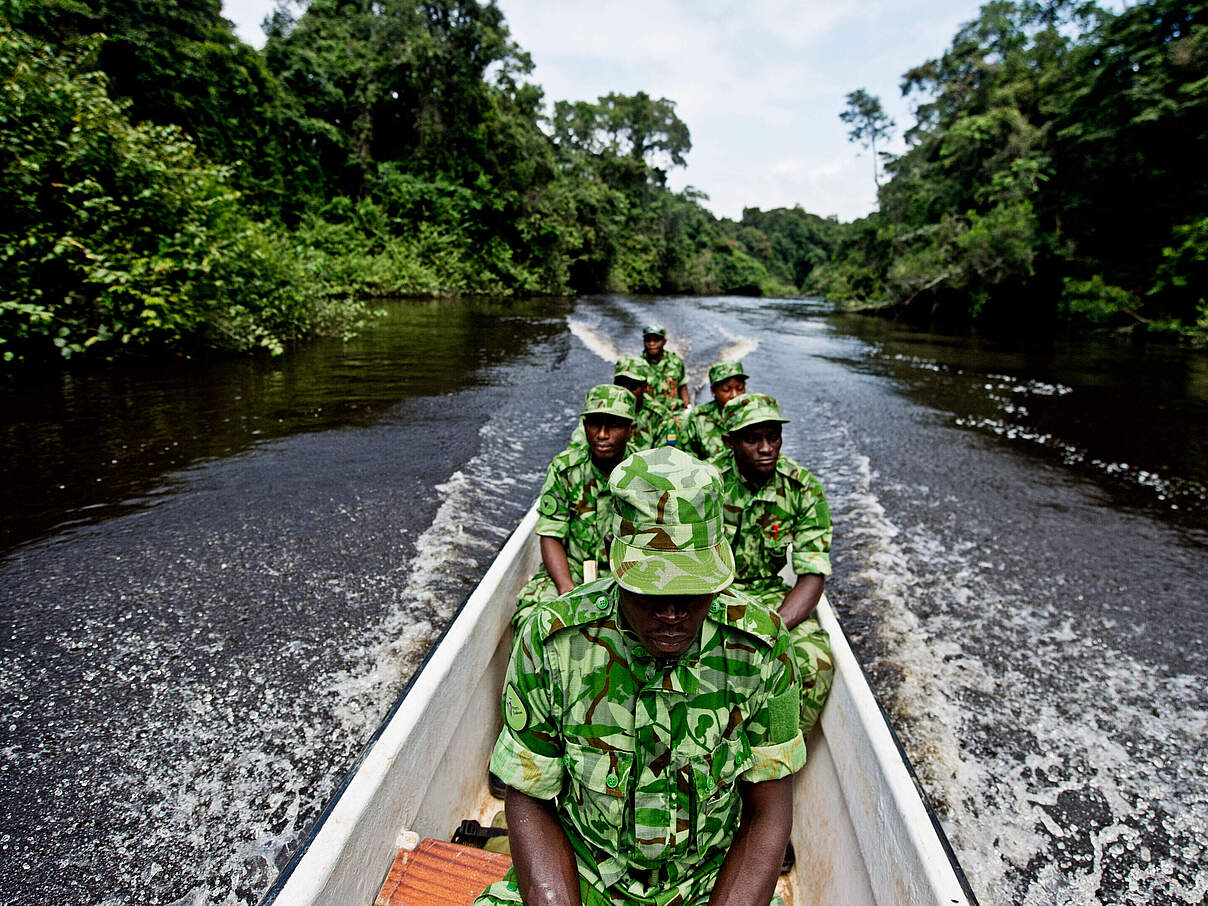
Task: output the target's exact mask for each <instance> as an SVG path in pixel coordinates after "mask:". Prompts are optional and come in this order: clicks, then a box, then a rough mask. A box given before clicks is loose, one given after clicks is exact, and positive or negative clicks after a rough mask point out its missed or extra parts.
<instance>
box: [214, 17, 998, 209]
mask: <svg viewBox="0 0 1208 906" xmlns="http://www.w3.org/2000/svg"><path fill="white" fill-rule="evenodd" d="M274 5H275V2H274V0H223V14H224V15H225V16H226V17H227V18H228V19H230V20H231V21H232V22H234V23H235V26H236V33H237V34H238V35H239V36H240V37H241V38H242V39H243V40H245V41H247V42H248V43H250V44H253V45H255V46H256V47H259V46H261V45H263V43H264V34H263V33H262V32H261V31H260V22H261V21H262V20H263V19H264V17H265V15H267V14H268V12H269V11H271V9H272V8H273V6H274ZM498 5H499V7H500V9H502V10H503V13H504V17H505V18H506V20H507V22H508V25H509V27H510V29H511V32H512V36H513V38H514V39H515V40H516V42H517V43H518V44H519V45H520V46H521V47H522V48H523V49H525V50H527V51H528V52H529V53H530V54H531V55H532V58H533V62H534V63H535V64H536V69H535V70H534V72H533V74H532V76H531V79H532V81H534V82H536V83H537V84H539V85H541V86H542V87H543V88H544V89H545V98H546V103H547V105H551V106H552V103H553V101H555V100H571V101H579V100H591V101H594V100H595V99H596V98H598V97H599V96H601V95H604V94H608V93H609V92H612V91H615V92H619V93H621V94H634V93H636V92H638V91H645V92H646V93H647V94H649V95H651V96H652V97H656V98H657V97H665V98H668V99H670V100H672V101H674V102H675V103H676V113H677V115H678V116H679V117H680V119H682V120H683V121H684V122H685V123H687V124H688V128H689V130H690V131H691V133H692V150H691V152H689V154H688V155H687V166H686V167H677V168H675V169H673V170H672V171H671V172H670V174H669V177H668V183H669V184H670V186H671V187H672V188H673V189H676V190H679V189H682V188H684V187H685V186H692V187H694V188H696V189H698V190H700V191H703V192H704V193H705V194H706V195H708V196H709V200H708V201H707V202H705V204H706V206H707V207H708V208H709V209H710V210H711V211H713V213H714V214H716V215H717V216H719V217H731V218H734V219H738V218H739V217H741V216H742V209H743V208H744V207H758V208H763V209H764V210H767V209H769V208H778V207H793V206H794V205H800V206H801V207H802V208H804V209H805V210H807V211H810V212H812V213H815V214H821V215H823V216H829V215H837V216H838V217H839V218H840V219H841V220H845V221H846V220H852V219H855V218H857V217H862V216H864V215H865V214H867V213H869V211H871V210H873V209H874V208H875V207H876V186H875V184H874V182H873V163H872V157H871V155H870V153H869V152H868V151H867V150H865V149H863V148H861V147H859V146H858V145H856V144H853V143H852V142H850V141H849V140H848V138H847V131H848V126H847V125H846V124H844V123H843V122H841V121H840V120H839V114H840V113H841V112H842V111H843V109H844V107H845V97H846V95H847V93H848V92H850V91H854V90H855V89H857V88H863V89H865V90H866V91H868V92H869V93H870V94H874V95H876V96H878V97H879V98H880V99H881V101H882V103H883V105H884V107H885V110H886V112H887V113H888V114H889V115H890V116H891V117H892V118H893V119H894V121H895V122H896V123H897V128H896V130H895V140H894V143H893V144H891V145H890V147H889V150H891V151H893V150H901V149H902V147H903V145H902V143H901V133H902V131H903V129H904V128H905V127H907V126H910V125H912V124H913V122H914V118H913V116H912V115H911V113H910V103H911V102H910V99H904V98H902V97H901V91H900V87H899V86H900V82H901V75H902V73H904V72H905V71H906V70H907V69H910V68H911V67H913V66H917V65H919V64H920V63H923V62H924V61H926V60H928V59H931V58H933V57H936V56H938V55H940V54H941V53H943V51H944V50H945V49H946V48H947V46H948V45H949V43H950V42H951V40H952V36H953V35H954V34H955V32H956V30H957V28H958V27H959V26H960V25H961V24H962V23H964V22H967V21H969V20H971V19H972V18H974V17H975V16H976V15H977V10H978V7H979V6H980V3H979V2H978V0H608V2H606V3H600V2H598V0H591V2H589V0H499V3H498Z"/></svg>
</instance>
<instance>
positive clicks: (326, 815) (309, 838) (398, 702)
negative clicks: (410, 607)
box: [260, 503, 537, 906]
mask: <svg viewBox="0 0 1208 906" xmlns="http://www.w3.org/2000/svg"><path fill="white" fill-rule="evenodd" d="M536 513H537V507H536V504H535V503H534V504H533V506H532V507H530V508H529V510H528V511H527V512H526V513H525V515H524V517H523V518H522V519H521V520H520V522H519V524H517V526H516V528H514V529H513V530H512V531H511V532H510V533H509V534H508V536H507V537H506V538H505V539H504V540H503V541H502V542H501V543H500V545H499V547H498V548H497V549H496V550H495V553H494V554H493V555H492V557H491V562H490V565H489V566H488V567H487V569H486V570H484V571H483V574H482V576H481V577H480V578H479V579H478V581H477V582H475V583H474V587H473V588H471V589H470V591H469V592H468V593H467V594H466V595H465V597H464V598H462V601H461V603H460V604H459V605H458V606H457V609H456V610H455V611H454V612H453V614H452V615H451V616H450V617H449V620H448V622H446V623H445V625H444V627H443V628H442V629H441V631H440V633H439V634H438V635H437V637H436V638H435V639H434V640H433V642H432V645H431V646H430V647H429V648H428V651H427V653H425V655H424V658H423V660H422V661H420V663H419V665H418V666H417V667H416V668H415V671H414V672H413V673H412V674H411V677H410V678H409V679H408V680H407V683H406V685H404V686H403V689H402V691H401V692H399V694H398V696H397V697H396V698H395V700H394V703H393V704H392V705H391V706H390V710H389V711H387V712H386V714H385V715H384V716H383V717H382V720H381V722H380V723H379V724H378V727H377V729H376V730H374V731H373V735H372V736H370V737H369V739H368V740H367V741H366V743H365V745H364V747H363V748H362V749H361V752H360V754H359V755H357V757H356V759H355V760H354V761H353V763H352V764H351V765H350V766H349V768H348V770H347V771H346V772H345V774H344V776H343V778H342V779H341V780H340V783H339V785H338V786H337V787H336V788H335V789H334V790H333V791H332V793H331V797H330V798H329V799H328V800H327V804H326V805H325V806H324V807H323V810H322V811H321V812H319V815H318V817H317V818H315V822H314V824H312V825H311V826H310V828H309V829H308V830H307V832H306V836H305V838H304V839H303V840H302V843H301V844H300V845H299V846H298V848H297V850H295V851H294V854H293V855H292V856H291V857H290V859H289V861H288V862H287V863H286V864H285V867H284V868H282V869H281V872H280V873H279V874H278V875H277V877H276V878H275V879H274V880H273V883H272V885H270V887H269V888H268V890H267V891H265V894H264V896H263V897H262V898H261V900H260V906H273V904H274V903H275V902H276V900H277V897H278V896H279V895H280V894H281V892H282V890H284V889H285V886H286V885H287V884H288V883H289V881H290V878H291V877H292V876H293V874H294V871H295V870H296V869H297V867H298V865H299V864H301V862H302V860H303V859H304V858H305V857H306V855H307V853H308V852H309V850H310V848H311V844H313V843H314V842H315V840H316V839H317V838H318V836H319V834H320V832H321V831H322V830H323V828H324V826H325V825H326V824H327V821H328V819H330V818H331V816H332V814H333V813H334V812H335V810H336V808H337V807H338V806H339V805H340V802H341V800H342V799H343V797H344V794H345V792H347V790H348V788H349V787H350V786H351V785H352V783H353V781H354V780H356V778H357V775H358V774H359V773H360V770H361V768H362V766H363V765H364V764H365V762H366V760H367V759H368V758H369V757H370V755H371V754H372V753H373V750H374V748H375V747H376V746H377V744H378V742H379V741H380V740H381V738H382V736H383V735H384V734H385V733H386V731H387V729H388V728H389V727H390V725H391V724H392V723H393V722H394V718H395V716H396V715H397V714H398V712H399V711H400V710H401V709H402V707H403V706H404V705H405V704H406V701H407V698H408V697H409V696H410V695H411V692H412V690H413V689H414V688H415V687H416V686H417V685H418V684H419V682H420V680H421V678H422V677H423V674H424V671H425V669H426V668H427V667H428V665H429V663H430V662H431V661H432V660H433V659H434V658H435V657H436V656H437V652H438V651H439V650H440V648H441V644H442V643H443V642H444V641H445V639H446V638H447V637H448V636H449V633H450V632H451V631H452V630H453V627H454V625H456V623H457V621H458V619H459V618H460V617H461V615H462V613H463V612H464V611H465V609H466V605H467V604H469V602H470V599H471V598H473V597H474V595H476V594H477V593H478V590H479V589H480V588H481V587H482V585H483V583H485V582H486V581H487V578H488V576H489V575H490V573H491V566H493V565H495V564H496V563H497V562H498V561H499V557H500V555H501V554H502V553H503V552H504V551H505V550H506V549H507V548H508V546H509V545H511V544H512V543H513V542H514V540H515V539H516V538H517V537H518V536H519V534H520V533H521V532H522V531H525V532H528V531H531V530H532V528H533V526H534V525H535V523H536ZM530 523H532V524H530Z"/></svg>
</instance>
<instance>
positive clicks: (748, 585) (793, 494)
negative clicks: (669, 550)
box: [712, 393, 835, 736]
mask: <svg viewBox="0 0 1208 906" xmlns="http://www.w3.org/2000/svg"><path fill="white" fill-rule="evenodd" d="M723 416H724V417H725V421H726V435H725V443H726V446H727V447H728V448H729V449H728V450H727V451H726V453H725V454H724V455H722V456H718V457H716V458H715V459H713V460H712V464H713V465H715V466H717V468H718V470H719V471H720V472H721V476H722V482H723V484H724V486H725V492H724V493H725V502H724V504H723V506H722V515H723V518H724V519H725V524H726V536H727V537H728V538H729V539H730V546H731V547H732V548H733V549H734V561H735V582H734V585H735V587H737V588H741V589H742V590H743V591H745V592H747V593H748V594H751V595H754V596H755V597H757V598H758V599H759V600H760V601H762V602H763V603H764V605H765V606H767V607H769V608H772V609H773V610H776V611H778V612H779V613H780V617H781V619H782V620H784V625H785V626H786V627H787V628H788V630H789V634H790V635H791V636H792V638H793V650H794V651H795V652H796V654H797V670H798V672H799V673H800V674H801V678H802V686H803V691H802V696H801V730H802V732H803V733H804V734H805V735H807V736H808V735H809V731H810V729H811V728H812V727H813V725H814V723H815V722H816V721H817V720H818V715H819V714H820V713H821V712H822V706H823V704H825V702H826V696H827V694H828V693H829V692H830V688H831V683H832V682H833V681H834V678H835V665H834V659H833V657H832V655H831V648H830V636H829V635H828V634H827V632H826V630H825V629H823V628H822V627H821V626H820V625H819V624H818V619H817V616H816V615H815V614H814V608H815V607H816V606H817V604H818V600H819V599H820V598H821V597H822V586H823V582H824V581H825V579H826V577H827V576H829V575H830V572H831V565H830V545H831V534H832V530H831V518H830V510H829V509H828V507H827V505H826V495H825V494H824V493H823V492H822V485H821V484H820V483H819V482H818V479H817V478H815V477H814V476H813V475H811V474H810V473H809V471H808V470H806V469H805V468H804V467H803V466H801V465H799V464H798V463H796V462H794V461H793V460H791V459H789V458H788V457H787V456H782V455H781V454H780V445H781V436H780V431H781V427H780V426H781V425H782V424H783V423H785V422H787V421H788V419H787V418H783V417H781V415H780V407H779V406H778V405H777V403H776V400H774V399H773V398H772V397H770V396H765V395H764V394H762V393H747V394H743V395H742V396H736V397H734V399H732V400H730V402H728V403H726V407H725V409H724V410H723ZM790 546H791V547H792V560H791V566H792V570H793V573H794V574H796V576H797V581H796V583H795V584H794V585H793V586H792V587H791V588H790V586H789V585H788V583H786V582H785V581H784V580H783V579H782V578H780V575H779V573H780V570H781V569H783V568H784V565H785V559H786V555H787V554H788V551H789V547H790Z"/></svg>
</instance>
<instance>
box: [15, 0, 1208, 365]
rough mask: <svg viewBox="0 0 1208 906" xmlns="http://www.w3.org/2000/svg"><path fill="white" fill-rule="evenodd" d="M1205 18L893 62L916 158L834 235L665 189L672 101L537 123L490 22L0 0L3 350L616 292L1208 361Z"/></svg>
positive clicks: (1038, 33) (89, 351)
mask: <svg viewBox="0 0 1208 906" xmlns="http://www.w3.org/2000/svg"><path fill="white" fill-rule="evenodd" d="M1205 10H1206V5H1205V4H1204V3H1201V4H1198V5H1197V4H1188V3H1182V4H1180V3H1173V2H1169V0H1156V2H1151V3H1141V4H1138V5H1137V6H1134V7H1132V8H1131V9H1129V10H1127V11H1125V12H1124V13H1123V14H1121V15H1119V16H1113V15H1110V14H1108V13H1105V12H1103V11H1102V10H1099V9H1098V8H1096V7H1094V6H1093V5H1080V6H1074V5H1071V4H1067V3H1057V4H1047V5H1037V4H1031V3H1009V2H994V3H990V4H987V5H986V6H984V7H983V8H982V10H981V14H980V16H979V18H978V19H977V20H975V21H974V22H972V23H970V24H968V25H966V26H965V27H963V28H962V29H961V31H960V32H959V33H958V34H957V36H956V38H955V39H954V41H953V44H952V47H951V48H950V49H949V51H948V52H946V53H945V54H944V56H943V57H942V58H940V59H938V60H932V61H928V62H927V63H925V64H923V65H922V66H919V67H917V68H916V69H913V70H911V71H910V72H908V73H907V74H906V75H905V76H904V83H903V90H904V91H905V92H908V93H913V94H915V96H916V98H917V100H918V104H917V123H916V124H915V125H914V126H913V127H911V128H910V129H909V130H908V131H907V133H906V139H907V143H908V145H907V147H908V150H907V151H906V152H905V153H904V154H903V155H901V156H900V157H896V158H893V159H886V160H885V170H886V173H887V176H888V179H887V181H885V182H884V184H883V185H881V187H880V190H879V198H880V211H879V212H878V213H875V214H873V215H871V216H870V217H868V218H864V219H862V220H858V221H856V222H855V223H852V224H841V223H839V222H838V221H837V220H835V219H834V218H824V217H819V216H817V215H814V214H810V213H807V212H806V211H804V210H802V209H801V208H800V207H797V208H784V209H777V210H772V211H760V210H758V209H754V208H749V209H747V210H745V211H744V213H743V217H742V219H741V220H740V221H737V222H736V221H732V220H728V219H718V218H716V217H714V216H713V215H712V214H711V213H710V212H709V211H708V210H706V209H705V208H704V207H703V206H702V205H701V204H700V202H701V200H703V196H702V195H700V194H699V193H697V192H695V191H694V190H692V189H686V190H684V191H681V192H674V191H672V190H670V189H669V188H668V186H667V172H668V170H669V169H671V168H673V167H676V166H682V165H683V164H684V162H685V155H686V154H687V153H688V151H689V150H690V149H691V139H690V134H689V130H688V127H687V125H686V124H685V123H683V122H682V121H681V120H680V119H679V117H678V116H677V115H676V112H675V104H674V102H673V101H670V100H668V99H665V98H652V97H650V96H649V95H647V94H645V93H642V92H639V93H637V94H634V95H619V94H609V95H606V96H604V97H601V98H598V99H597V100H596V101H593V102H588V101H581V102H566V101H559V102H557V103H556V104H554V105H553V108H552V110H549V111H547V110H546V107H545V104H544V98H543V93H542V90H541V88H540V87H539V86H537V85H535V84H533V83H532V82H531V81H530V80H529V76H530V75H531V73H532V63H531V60H530V59H529V57H528V55H527V54H526V53H525V52H524V51H523V50H522V49H521V48H519V47H518V46H517V45H516V44H515V42H513V41H512V39H511V37H510V34H509V32H508V29H507V25H506V23H505V21H504V19H503V15H502V13H501V12H500V11H499V10H498V9H497V8H496V7H495V6H493V5H491V4H482V3H478V2H475V0H429V2H423V3H420V2H416V0H312V2H311V3H309V4H308V5H306V6H305V9H304V11H300V10H299V8H298V7H297V6H295V5H293V4H285V3H283V4H282V5H281V6H280V7H279V8H278V10H277V11H276V12H275V13H274V14H273V15H272V16H271V17H269V19H268V20H267V23H266V24H267V29H266V31H267V34H268V40H267V43H266V44H265V46H264V48H263V50H259V51H258V50H255V49H253V48H251V47H250V46H248V45H246V44H244V43H242V42H241V41H239V40H238V39H237V38H236V37H235V36H234V34H233V31H232V29H231V26H230V23H228V22H227V21H226V20H224V19H223V18H222V15H221V3H220V2H219V0H178V2H174V3H161V2H159V0H93V2H84V0H0V71H2V73H3V93H2V95H0V171H2V173H3V177H2V181H0V204H2V205H3V210H5V211H6V216H5V218H4V222H3V223H0V354H2V357H3V359H4V360H5V361H6V362H9V363H17V362H23V361H31V362H32V361H46V360H63V359H72V358H75V359H80V358H85V359H104V358H112V357H115V356H118V355H130V354H161V353H163V352H165V351H169V352H174V353H183V354H193V353H197V352H200V351H203V350H209V349H223V350H233V351H240V352H244V351H256V350H260V351H268V352H270V353H278V352H281V351H282V350H284V349H286V348H288V347H289V346H290V345H291V344H292V343H295V342H298V341H300V340H304V339H306V338H309V337H314V336H319V335H335V336H341V335H344V336H347V335H350V334H352V333H355V332H356V331H357V330H358V329H359V328H360V327H361V326H363V324H364V323H365V322H366V321H367V320H368V319H370V318H372V317H373V314H374V309H373V304H374V303H373V300H374V299H375V298H381V297H386V296H416V295H424V296H431V295H445V294H491V295H528V294H565V293H582V292H599V291H616V292H630V293H654V292H657V293H694V294H716V293H733V294H750V295H761V294H769V295H773V294H774V295H799V294H818V295H824V296H826V297H828V298H830V299H832V300H834V301H836V302H837V303H839V304H842V305H848V306H856V307H869V306H873V307H875V306H890V307H892V308H893V309H894V310H895V311H899V312H904V313H906V314H907V315H909V316H912V317H919V318H928V319H930V318H937V317H938V318H945V319H950V320H963V321H970V320H978V321H981V322H984V323H987V324H994V323H996V322H1008V321H1017V320H1018V319H1020V318H1026V319H1029V321H1030V322H1032V323H1034V324H1035V325H1036V327H1037V329H1039V330H1042V331H1053V330H1056V329H1058V328H1059V327H1061V326H1062V325H1072V326H1087V325H1106V326H1116V325H1140V324H1143V325H1145V326H1146V327H1148V328H1149V329H1151V330H1164V331H1167V332H1169V333H1171V334H1173V335H1176V336H1180V337H1184V338H1187V339H1191V340H1195V341H1202V340H1203V339H1204V338H1205V336H1208V307H1206V306H1205V295H1206V283H1208V281H1206V279H1205V255H1206V252H1208V216H1206V215H1205V211H1206V208H1205V205H1204V202H1205V184H1206V183H1205V180H1204V178H1203V174H1202V172H1200V171H1201V170H1202V166H1201V164H1200V161H1199V157H1200V156H1201V155H1199V154H1198V153H1192V151H1191V149H1193V148H1201V149H1202V148H1203V147H1205V146H1206V143H1205V141H1204V140H1205V138H1206V137H1208V136H1206V135H1205V131H1206V130H1205V125H1206V124H1205V112H1206V111H1208V104H1206V103H1205V98H1206V96H1208V87H1206V86H1208V63H1206V61H1208V37H1206V35H1208V28H1206V25H1205V22H1206V13H1205ZM853 96H858V97H859V99H860V100H861V101H862V102H863V105H862V106H855V105H853V106H852V108H851V112H850V113H849V114H848V115H847V116H845V117H844V118H845V120H846V121H847V122H849V124H851V125H852V137H853V139H855V140H861V141H865V142H866V143H867V144H869V146H870V148H871V150H872V151H873V154H874V162H875V161H876V160H877V157H876V154H877V149H876V141H877V139H878V138H884V137H885V135H886V134H887V130H888V128H889V127H890V126H891V124H889V123H888V122H887V121H886V120H884V118H883V117H882V118H881V119H880V120H878V119H877V118H876V114H877V112H878V108H879V103H878V102H877V100H876V99H875V98H871V97H869V96H868V95H866V94H865V93H864V92H862V91H861V92H853ZM851 97H852V96H849V100H850V98H851Z"/></svg>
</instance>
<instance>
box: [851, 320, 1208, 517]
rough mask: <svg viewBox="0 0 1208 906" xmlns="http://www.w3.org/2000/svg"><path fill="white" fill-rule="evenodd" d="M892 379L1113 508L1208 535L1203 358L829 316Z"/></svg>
mask: <svg viewBox="0 0 1208 906" xmlns="http://www.w3.org/2000/svg"><path fill="white" fill-rule="evenodd" d="M832 320H833V323H835V324H836V325H837V326H839V327H840V328H841V329H842V330H844V331H845V332H851V333H853V334H855V335H856V336H859V337H860V338H861V339H863V340H865V341H866V342H867V343H869V344H870V348H869V349H868V350H865V354H864V355H863V356H862V357H861V360H860V361H858V362H853V363H852V364H854V365H856V366H857V367H858V368H860V369H861V370H867V371H869V372H871V373H874V374H882V375H886V376H889V377H892V378H893V379H894V380H896V381H897V382H899V384H900V385H901V386H902V387H903V388H904V389H905V390H906V391H907V392H908V393H909V394H910V395H911V396H913V397H914V398H916V399H918V400H920V401H922V402H924V403H926V404H927V405H929V406H932V407H934V408H936V409H938V410H940V411H941V412H944V413H946V414H947V416H948V417H950V418H951V419H952V424H955V425H957V426H960V427H963V428H968V429H971V430H974V431H977V432H979V433H981V434H985V435H988V436H993V437H996V438H1001V439H1003V440H1005V441H1008V442H1010V443H1012V444H1014V445H1015V446H1017V447H1019V448H1020V449H1025V450H1032V451H1034V452H1036V453H1038V454H1039V455H1042V456H1044V457H1046V458H1048V459H1051V460H1056V461H1059V462H1061V463H1062V464H1064V465H1065V466H1069V467H1072V468H1074V469H1076V470H1078V471H1079V472H1081V473H1083V474H1086V475H1088V476H1090V477H1092V478H1093V479H1094V480H1096V481H1098V482H1101V483H1102V484H1103V485H1104V486H1105V487H1106V488H1108V489H1109V490H1110V491H1111V492H1112V493H1113V494H1114V495H1115V496H1116V497H1117V499H1118V500H1119V501H1120V502H1121V503H1124V504H1127V505H1130V506H1137V507H1151V506H1157V507H1160V508H1162V509H1164V510H1167V511H1169V512H1171V513H1172V514H1174V515H1175V516H1176V518H1177V519H1178V520H1179V521H1180V522H1182V523H1184V524H1187V525H1191V526H1194V527H1198V528H1205V527H1208V356H1205V355H1204V354H1202V353H1199V352H1195V351H1192V350H1188V349H1184V348H1181V347H1177V346H1171V345H1162V344H1153V343H1151V344H1147V345H1138V344H1133V343H1127V342H1121V341H1119V340H1113V339H1110V338H1089V339H1079V340H1077V341H1073V340H1060V339H1059V340H1051V339H1050V340H1044V341H1036V342H1035V343H1033V344H1031V345H1025V344H1023V343H1022V342H1020V341H1014V342H1008V341H1002V340H996V339H991V338H986V337H979V336H976V335H973V336H952V335H943V334H933V333H926V332H922V331H917V330H912V329H909V328H906V327H904V326H902V325H900V324H896V323H893V322H890V321H887V320H884V319H881V318H873V317H867V316H860V315H842V316H835V317H834V318H833V319H832Z"/></svg>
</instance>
